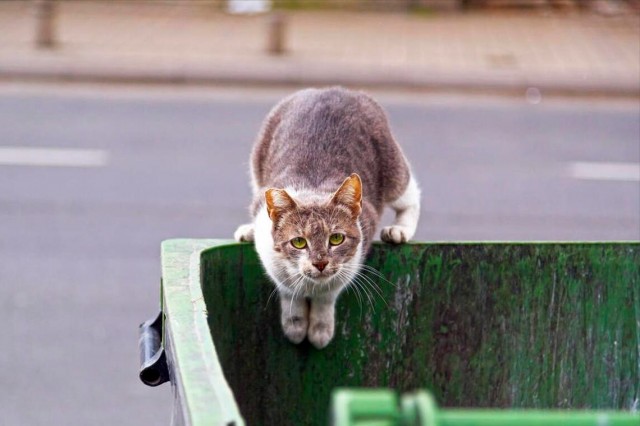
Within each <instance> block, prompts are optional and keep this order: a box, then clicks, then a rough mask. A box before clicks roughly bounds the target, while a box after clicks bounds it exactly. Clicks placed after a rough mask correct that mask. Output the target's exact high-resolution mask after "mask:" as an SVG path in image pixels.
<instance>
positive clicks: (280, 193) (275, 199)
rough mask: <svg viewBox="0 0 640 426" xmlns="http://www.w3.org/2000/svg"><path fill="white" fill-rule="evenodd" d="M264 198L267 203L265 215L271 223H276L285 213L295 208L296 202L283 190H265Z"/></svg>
mask: <svg viewBox="0 0 640 426" xmlns="http://www.w3.org/2000/svg"><path fill="white" fill-rule="evenodd" d="M264 198H265V200H266V202H267V213H268V214H269V217H270V218H271V221H272V222H273V223H277V222H278V219H279V218H280V216H281V215H282V213H284V212H285V211H287V210H292V209H295V208H296V202H295V201H293V198H291V196H290V195H289V194H287V191H285V190H284V189H274V188H271V189H267V192H265V193H264Z"/></svg>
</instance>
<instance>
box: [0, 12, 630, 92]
mask: <svg viewBox="0 0 640 426" xmlns="http://www.w3.org/2000/svg"><path fill="white" fill-rule="evenodd" d="M285 18H286V22H287V54H285V55H283V56H277V57H274V56H269V55H268V54H267V53H266V34H267V28H268V25H267V24H268V21H269V16H265V15H260V16H233V15H228V14H226V13H223V12H222V11H220V10H219V8H217V7H214V6H212V5H211V4H209V3H205V2H186V3H182V4H176V3H171V2H159V1H157V2H152V3H150V2H121V3H117V4H114V3H106V2H69V3H62V4H61V6H60V7H59V8H58V14H57V21H56V24H57V25H56V29H57V31H56V35H57V40H58V46H57V47H56V48H55V49H52V50H42V49H36V48H35V47H34V34H35V17H34V13H33V9H32V5H31V4H30V3H29V2H0V28H2V31H1V32H0V78H2V77H4V78H9V77H11V78H40V79H49V78H60V79H78V80H116V81H117V80H132V81H152V82H153V81H155V82H187V83H189V82H191V83H231V82H232V83H242V84H245V83H255V84H275V83H277V84H332V83H341V84H353V85H363V86H370V85H383V86H398V87H411V88H414V87H421V88H434V89H484V90H521V89H523V88H526V87H530V86H535V87H539V88H541V89H542V90H546V91H558V92H585V93H602V94H617V95H620V94H622V95H625V94H626V95H631V96H638V95H639V94H640V19H639V18H638V16H637V15H633V14H622V15H616V16H606V17H605V16H600V15H596V14H593V13H584V12H578V11H577V10H568V11H567V10H565V11H552V10H550V9H539V10H528V11H513V10H512V11H491V12H488V11H476V12H467V13H439V14H437V13H429V14H405V13H373V12H355V11H296V12H286V13H285Z"/></svg>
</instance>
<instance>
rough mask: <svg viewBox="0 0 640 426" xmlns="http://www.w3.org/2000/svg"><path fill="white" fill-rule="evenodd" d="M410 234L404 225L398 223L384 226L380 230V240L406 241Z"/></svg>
mask: <svg viewBox="0 0 640 426" xmlns="http://www.w3.org/2000/svg"><path fill="white" fill-rule="evenodd" d="M412 236H413V235H411V234H410V232H409V230H408V229H407V228H406V227H404V226H399V225H391V226H386V227H384V228H382V232H380V238H381V239H382V241H384V242H385V243H390V244H402V243H406V242H407V241H409V239H410V238H411V237H412Z"/></svg>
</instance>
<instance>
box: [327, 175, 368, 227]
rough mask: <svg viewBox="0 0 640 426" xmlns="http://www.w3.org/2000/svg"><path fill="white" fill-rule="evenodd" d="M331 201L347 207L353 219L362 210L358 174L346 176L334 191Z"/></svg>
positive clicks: (360, 186)
mask: <svg viewBox="0 0 640 426" xmlns="http://www.w3.org/2000/svg"><path fill="white" fill-rule="evenodd" d="M331 203H333V204H337V205H342V206H345V207H347V208H348V209H349V211H350V212H351V216H352V217H353V218H354V219H355V218H357V217H358V216H360V212H361V211H362V181H361V180H360V176H358V175H357V174H356V173H353V174H352V175H351V176H349V177H348V178H346V179H345V180H344V182H342V185H340V188H338V190H337V191H336V193H335V194H333V198H331Z"/></svg>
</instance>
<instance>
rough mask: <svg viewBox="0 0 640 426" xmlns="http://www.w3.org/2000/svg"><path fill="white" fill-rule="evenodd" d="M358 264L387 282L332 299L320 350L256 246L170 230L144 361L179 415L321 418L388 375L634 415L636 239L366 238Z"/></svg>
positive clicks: (639, 355)
mask: <svg viewBox="0 0 640 426" xmlns="http://www.w3.org/2000/svg"><path fill="white" fill-rule="evenodd" d="M367 263H368V265H370V266H372V267H374V268H376V269H377V270H378V271H379V272H380V273H381V275H382V277H384V278H381V277H378V276H376V275H369V277H368V278H367V281H368V282H369V284H368V285H369V286H370V292H369V295H368V296H367V295H365V294H363V292H362V291H361V290H360V291H357V290H356V289H352V290H350V291H347V292H345V293H343V294H342V295H341V297H340V299H339V301H338V305H337V308H336V309H337V311H336V335H335V338H334V340H333V341H332V342H331V343H330V344H329V346H328V347H327V348H325V349H322V350H316V349H315V348H313V347H312V346H311V345H310V344H308V342H306V341H305V342H303V343H302V344H300V345H293V344H291V343H290V342H289V341H288V340H287V339H286V338H285V336H284V335H283V334H282V330H281V327H280V323H279V305H278V303H277V295H273V294H272V292H273V285H272V284H271V283H269V281H268V279H267V278H266V276H265V274H264V273H263V270H262V267H261V265H260V263H259V260H258V257H257V255H256V253H255V251H254V248H253V246H252V245H250V244H236V243H233V242H231V241H227V240H169V241H165V242H164V243H163V244H162V314H161V315H160V316H159V317H158V321H156V322H155V326H156V337H155V341H157V342H159V341H160V340H161V342H162V345H161V352H162V353H161V354H155V359H154V360H152V361H153V362H156V363H157V362H160V364H162V365H164V363H166V365H167V371H168V377H167V378H168V379H170V381H171V386H172V388H173V394H174V398H175V405H174V411H173V424H190V425H236V426H239V425H243V424H248V425H326V424H328V422H329V417H330V416H329V413H330V410H329V407H330V403H331V393H332V390H333V389H335V388H338V387H351V388H353V387H366V388H370V387H383V388H388V389H393V390H394V391H397V392H409V391H414V390H416V389H428V390H429V391H430V392H431V393H432V394H433V395H434V398H435V400H436V401H437V402H438V405H439V406H441V407H445V408H446V407H472V408H475V409H479V408H480V409H482V408H489V407H491V408H528V409H598V410H618V411H622V412H624V413H625V415H626V416H627V420H628V419H632V420H633V421H634V422H635V420H636V419H637V420H638V422H637V424H638V425H640V417H638V411H637V410H638V409H639V408H640V407H639V405H640V402H639V400H640V244H639V243H637V242H622V243H428V244H427V243H412V244H407V245H401V246H390V245H386V244H374V246H373V249H372V252H371V254H370V255H369V257H368V260H367ZM145 324H146V323H145ZM147 325H148V324H147ZM141 330H142V329H141ZM145 336H147V337H145ZM158 336H159V337H158ZM151 340H153V339H151ZM151 340H149V338H148V335H145V333H144V332H143V333H142V334H141V349H142V347H143V346H144V342H148V341H151ZM158 344H159V343H158ZM143 352H144V351H143ZM146 352H147V353H146V355H144V356H143V357H142V358H143V359H142V361H143V363H144V361H145V360H147V361H148V358H150V357H152V356H153V355H154V354H153V353H149V351H148V350H147V351H146ZM141 353H142V352H141ZM159 355H161V356H159ZM165 356H166V358H165ZM158 358H161V359H160V360H158ZM145 368H146V369H145ZM150 369H151V373H150V372H149V371H150ZM143 372H144V374H147V378H150V379H151V381H152V382H153V383H150V384H159V383H161V382H162V381H164V380H166V379H164V380H163V379H162V377H163V374H160V373H158V374H155V373H153V367H150V366H149V365H143ZM143 372H141V377H142V375H143ZM155 379H158V380H155ZM143 380H144V379H143ZM153 380H155V382H154V381H153ZM629 416H632V417H629ZM363 424H387V423H363ZM389 424H391V423H389ZM393 424H395V423H393ZM397 424H401V423H397ZM465 424H473V422H471V423H465ZM592 424H594V423H592Z"/></svg>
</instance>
